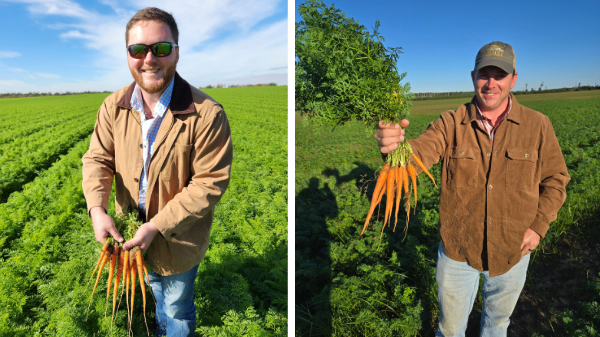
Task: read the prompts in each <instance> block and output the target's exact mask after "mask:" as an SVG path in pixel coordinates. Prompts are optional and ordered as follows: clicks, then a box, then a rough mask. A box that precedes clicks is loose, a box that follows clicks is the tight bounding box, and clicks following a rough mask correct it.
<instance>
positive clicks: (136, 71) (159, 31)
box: [127, 21, 179, 94]
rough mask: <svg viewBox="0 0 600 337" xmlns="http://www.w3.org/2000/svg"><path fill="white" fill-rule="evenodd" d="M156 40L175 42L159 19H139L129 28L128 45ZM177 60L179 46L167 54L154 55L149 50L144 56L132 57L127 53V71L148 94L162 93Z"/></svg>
mask: <svg viewBox="0 0 600 337" xmlns="http://www.w3.org/2000/svg"><path fill="white" fill-rule="evenodd" d="M156 42H171V43H175V41H174V39H173V36H172V34H171V30H170V29H169V26H168V25H167V24H166V23H163V22H159V21H140V22H138V23H136V24H135V25H133V26H132V27H131V29H130V30H129V38H128V42H127V43H128V45H132V44H138V43H143V44H146V45H150V44H153V43H156ZM177 61H179V48H178V47H177V48H174V50H173V51H172V52H171V54H170V55H169V56H165V57H156V56H154V55H153V54H152V52H151V51H150V50H148V53H147V54H146V57H144V58H141V59H134V58H132V57H131V56H129V53H127V63H128V64H129V71H131V75H133V78H134V79H135V82H136V83H137V84H138V85H139V86H140V87H141V88H142V90H144V91H145V92H147V93H149V94H154V93H162V92H163V91H164V90H165V89H166V88H167V87H168V86H169V84H170V83H171V79H173V76H174V75H175V69H176V67H177Z"/></svg>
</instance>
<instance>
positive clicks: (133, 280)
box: [130, 260, 136, 318]
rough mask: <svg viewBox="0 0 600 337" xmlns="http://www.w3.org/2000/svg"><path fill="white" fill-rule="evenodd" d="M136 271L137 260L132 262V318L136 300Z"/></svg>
mask: <svg viewBox="0 0 600 337" xmlns="http://www.w3.org/2000/svg"><path fill="white" fill-rule="evenodd" d="M135 269H136V263H135V260H133V261H131V270H130V273H131V317H132V318H133V303H134V300H135Z"/></svg>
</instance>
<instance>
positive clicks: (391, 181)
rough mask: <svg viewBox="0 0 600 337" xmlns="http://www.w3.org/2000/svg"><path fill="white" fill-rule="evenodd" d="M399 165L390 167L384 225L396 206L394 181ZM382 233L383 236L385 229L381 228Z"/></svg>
mask: <svg viewBox="0 0 600 337" xmlns="http://www.w3.org/2000/svg"><path fill="white" fill-rule="evenodd" d="M397 169H398V166H394V167H392V168H391V169H390V171H389V173H388V177H387V192H386V194H387V200H386V205H385V218H384V220H383V227H384V228H385V225H386V224H387V222H388V220H389V219H390V218H391V216H392V208H393V207H394V183H395V181H396V175H397V174H396V171H397ZM381 235H382V236H383V229H382V230H381Z"/></svg>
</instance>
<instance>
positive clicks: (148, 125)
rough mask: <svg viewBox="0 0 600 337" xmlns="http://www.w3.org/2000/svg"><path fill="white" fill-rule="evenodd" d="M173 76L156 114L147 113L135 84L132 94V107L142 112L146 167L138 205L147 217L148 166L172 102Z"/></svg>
mask: <svg viewBox="0 0 600 337" xmlns="http://www.w3.org/2000/svg"><path fill="white" fill-rule="evenodd" d="M174 79H175V78H173V79H172V80H171V84H169V86H168V87H167V89H166V90H165V92H163V94H162V95H161V96H160V99H159V100H158V103H156V106H155V107H154V116H155V117H152V114H150V113H145V111H144V101H143V99H142V91H141V88H140V87H139V86H138V85H137V83H136V84H135V89H133V95H131V107H133V108H134V109H136V110H138V111H139V112H140V120H141V121H142V141H143V148H144V169H143V170H142V178H141V179H140V199H139V202H138V207H139V210H140V214H142V215H143V217H144V219H145V218H146V190H147V188H148V166H150V159H151V158H152V150H153V149H154V141H155V140H156V135H157V134H158V129H159V128H160V124H161V123H162V120H163V117H164V115H165V112H166V111H167V107H168V106H169V103H170V102H171V95H172V94H173V83H174Z"/></svg>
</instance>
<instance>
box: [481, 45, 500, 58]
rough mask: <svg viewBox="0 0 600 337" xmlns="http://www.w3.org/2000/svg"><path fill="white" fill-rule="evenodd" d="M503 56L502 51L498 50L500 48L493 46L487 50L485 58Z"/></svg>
mask: <svg viewBox="0 0 600 337" xmlns="http://www.w3.org/2000/svg"><path fill="white" fill-rule="evenodd" d="M502 54H504V49H502V48H500V46H498V45H495V44H493V45H492V46H491V47H490V49H488V52H487V54H485V56H499V57H502Z"/></svg>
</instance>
